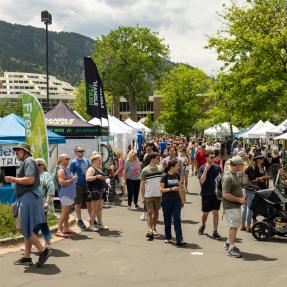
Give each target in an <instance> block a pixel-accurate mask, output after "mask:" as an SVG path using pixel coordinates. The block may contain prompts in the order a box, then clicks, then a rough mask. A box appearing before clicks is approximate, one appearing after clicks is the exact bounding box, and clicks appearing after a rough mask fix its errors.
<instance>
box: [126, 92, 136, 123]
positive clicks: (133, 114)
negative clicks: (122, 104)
mask: <svg viewBox="0 0 287 287" xmlns="http://www.w3.org/2000/svg"><path fill="white" fill-rule="evenodd" d="M128 102H129V107H130V112H131V115H130V118H131V119H132V120H133V121H136V122H137V104H136V101H135V98H133V97H132V98H130V99H128Z"/></svg>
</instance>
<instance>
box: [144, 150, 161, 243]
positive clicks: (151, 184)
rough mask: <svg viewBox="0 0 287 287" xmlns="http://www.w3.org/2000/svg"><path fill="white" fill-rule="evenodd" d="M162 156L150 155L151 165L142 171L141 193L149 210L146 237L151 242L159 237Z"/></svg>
mask: <svg viewBox="0 0 287 287" xmlns="http://www.w3.org/2000/svg"><path fill="white" fill-rule="evenodd" d="M159 161H160V156H159V154H157V153H155V152H154V153H152V154H151V155H150V164H149V165H148V166H146V167H145V168H144V169H143V170H142V174H141V185H140V191H141V196H142V202H143V203H144V204H145V205H146V208H147V225H148V232H147V234H146V237H147V238H149V239H150V240H153V239H154V236H157V232H156V224H157V222H158V215H159V210H160V208H161V193H160V180H161V177H162V173H163V168H162V167H161V166H160V165H158V164H159Z"/></svg>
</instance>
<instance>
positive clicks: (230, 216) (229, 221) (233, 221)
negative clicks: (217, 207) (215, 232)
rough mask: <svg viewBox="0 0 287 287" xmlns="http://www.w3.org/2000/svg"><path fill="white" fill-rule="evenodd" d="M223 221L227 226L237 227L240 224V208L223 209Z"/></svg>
mask: <svg viewBox="0 0 287 287" xmlns="http://www.w3.org/2000/svg"><path fill="white" fill-rule="evenodd" d="M223 221H224V224H225V226H226V227H228V228H236V229H237V228H239V226H240V224H241V209H240V208H232V209H225V210H224V213H223Z"/></svg>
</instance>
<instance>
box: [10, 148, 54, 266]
mask: <svg viewBox="0 0 287 287" xmlns="http://www.w3.org/2000/svg"><path fill="white" fill-rule="evenodd" d="M13 150H14V151H16V157H17V159H18V160H19V161H20V162H21V163H20V167H19V168H18V169H17V176H16V177H13V176H6V177H5V181H6V182H7V183H11V182H13V183H14V184H15V191H16V197H17V200H18V201H19V208H18V212H16V213H17V217H16V228H17V229H18V230H19V231H20V230H21V232H22V234H23V236H24V244H25V253H24V256H23V257H21V258H20V259H18V260H16V261H14V264H15V265H25V266H31V265H33V262H32V259H31V257H30V256H31V249H32V245H34V246H35V247H36V248H37V249H38V250H39V252H40V253H39V254H40V255H39V259H38V262H37V263H36V266H38V267H40V266H42V265H43V264H44V263H45V262H46V261H47V259H48V257H49V255H50V250H49V249H48V248H44V246H43V245H42V244H41V242H40V241H39V238H38V237H37V236H36V234H35V233H34V228H35V227H36V226H37V225H38V224H41V223H44V222H46V218H45V213H44V209H43V204H42V196H41V191H40V176H39V171H38V166H37V163H36V161H35V160H34V158H33V157H32V153H31V147H30V145H28V144H25V143H23V144H19V145H18V146H16V147H14V148H13ZM14 216H16V214H15V215H14Z"/></svg>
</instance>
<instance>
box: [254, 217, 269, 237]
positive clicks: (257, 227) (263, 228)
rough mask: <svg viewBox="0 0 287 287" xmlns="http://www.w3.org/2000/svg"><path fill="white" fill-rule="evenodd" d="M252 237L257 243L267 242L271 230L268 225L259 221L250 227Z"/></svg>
mask: <svg viewBox="0 0 287 287" xmlns="http://www.w3.org/2000/svg"><path fill="white" fill-rule="evenodd" d="M252 235H253V237H254V238H255V239H256V240H258V241H267V240H268V239H269V237H271V229H270V226H269V225H268V223H266V222H263V221H259V222H256V223H254V224H253V226H252Z"/></svg>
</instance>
